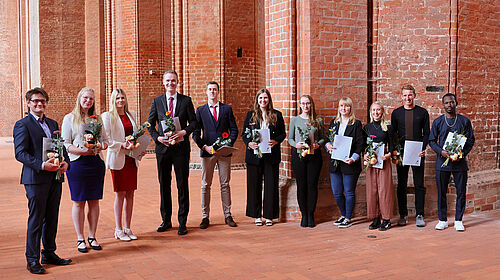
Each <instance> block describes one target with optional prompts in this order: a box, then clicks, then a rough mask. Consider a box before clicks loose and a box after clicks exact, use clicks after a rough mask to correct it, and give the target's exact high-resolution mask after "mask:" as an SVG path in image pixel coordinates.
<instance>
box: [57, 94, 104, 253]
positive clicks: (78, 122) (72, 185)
mask: <svg viewBox="0 0 500 280" xmlns="http://www.w3.org/2000/svg"><path fill="white" fill-rule="evenodd" d="M95 115H96V111H95V94H94V90H93V89H91V88H82V89H81V90H80V92H79V93H78V96H77V98H76V104H75V107H74V109H73V111H72V112H71V113H69V114H67V115H66V116H64V120H63V123H62V131H61V134H62V137H63V138H64V142H65V143H64V145H65V146H66V149H67V150H68V154H69V159H70V161H71V168H70V169H71V170H68V172H67V176H68V184H69V189H70V192H71V200H72V201H73V207H72V209H71V212H72V216H73V223H74V225H75V230H76V235H77V237H78V239H77V240H78V241H77V248H78V251H80V252H82V253H86V252H88V249H87V246H86V244H85V238H84V235H83V225H84V221H85V204H87V205H88V208H89V209H88V214H87V219H88V223H89V236H88V239H87V240H88V242H89V245H90V247H91V248H92V249H94V250H101V249H102V248H101V246H100V245H99V243H98V242H97V240H96V238H95V233H96V230H97V222H98V220H99V200H100V199H102V192H103V186H104V173H105V166H104V161H103V156H102V153H101V149H106V148H107V145H106V142H107V139H106V137H105V133H101V134H102V136H103V139H101V143H102V144H101V145H102V146H101V147H100V148H96V150H95V151H94V149H88V148H86V147H85V144H84V136H83V135H84V134H85V133H86V132H85V128H86V126H87V124H88V122H89V120H90V117H91V116H95Z"/></svg>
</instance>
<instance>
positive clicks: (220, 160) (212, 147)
mask: <svg viewBox="0 0 500 280" xmlns="http://www.w3.org/2000/svg"><path fill="white" fill-rule="evenodd" d="M206 93H207V97H208V102H207V104H205V105H203V106H200V107H198V108H197V109H196V124H197V127H196V130H195V131H194V132H193V139H194V141H195V142H196V144H197V145H198V147H200V149H201V152H200V156H201V167H202V173H201V174H202V175H201V210H202V215H203V219H202V221H201V224H200V228H201V229H206V228H207V227H208V225H209V224H210V220H209V214H210V187H211V185H212V178H213V175H214V169H215V165H216V164H217V166H218V168H219V181H220V188H221V190H220V191H221V198H222V209H223V210H224V218H225V223H226V224H227V225H229V226H230V227H235V226H236V223H235V222H234V220H233V217H232V216H231V189H230V188H229V180H230V179H231V156H232V155H231V154H229V155H220V154H218V153H217V149H218V148H220V146H222V145H220V144H217V142H216V141H217V139H219V140H226V141H227V139H229V140H230V142H229V143H228V144H227V145H229V146H232V145H233V144H234V142H235V141H236V138H237V137H238V127H237V126H236V121H235V119H234V115H233V109H232V108H231V106H229V105H226V104H223V103H222V102H219V97H218V94H219V84H217V82H213V81H211V82H208V84H207V89H206ZM202 130H203V137H202V136H201V131H202Z"/></svg>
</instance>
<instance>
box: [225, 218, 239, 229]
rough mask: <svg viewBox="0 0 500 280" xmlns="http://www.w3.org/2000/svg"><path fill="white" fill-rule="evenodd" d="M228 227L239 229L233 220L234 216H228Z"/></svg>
mask: <svg viewBox="0 0 500 280" xmlns="http://www.w3.org/2000/svg"><path fill="white" fill-rule="evenodd" d="M225 221H226V225H228V226H230V227H237V226H238V225H237V224H236V222H235V221H234V220H233V217H232V216H228V217H227V218H226V219H225Z"/></svg>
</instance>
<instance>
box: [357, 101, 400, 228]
mask: <svg viewBox="0 0 500 280" xmlns="http://www.w3.org/2000/svg"><path fill="white" fill-rule="evenodd" d="M364 130H365V132H366V133H367V135H366V136H367V137H368V135H370V137H372V138H373V142H374V143H380V142H382V143H384V144H385V151H384V155H383V156H382V159H383V161H384V163H383V169H378V168H374V167H371V166H369V167H368V168H367V169H366V204H367V212H368V219H372V220H373V222H372V223H371V224H370V225H369V226H368V228H369V229H377V228H378V229H379V230H381V231H385V230H388V229H390V228H391V218H392V209H393V205H394V198H393V196H394V195H393V184H392V166H391V161H390V158H391V152H390V151H392V141H391V136H390V135H391V127H390V126H389V125H388V124H387V121H386V120H385V109H384V106H382V103H380V102H379V101H375V102H373V103H372V105H371V106H370V123H368V124H366V125H365V128H364ZM373 136H375V137H373ZM365 139H366V137H365ZM365 160H369V155H367V154H365ZM380 216H382V223H381V221H380Z"/></svg>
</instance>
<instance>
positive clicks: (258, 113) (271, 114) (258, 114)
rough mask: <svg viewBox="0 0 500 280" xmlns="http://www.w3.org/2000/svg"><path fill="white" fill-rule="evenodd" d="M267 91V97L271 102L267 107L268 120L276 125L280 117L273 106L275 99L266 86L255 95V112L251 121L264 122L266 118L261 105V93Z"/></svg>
mask: <svg viewBox="0 0 500 280" xmlns="http://www.w3.org/2000/svg"><path fill="white" fill-rule="evenodd" d="M263 93H265V94H266V95H267V98H268V99H269V103H268V104H267V108H266V120H267V122H268V124H269V125H273V126H274V125H276V121H277V119H278V116H277V113H276V110H274V108H273V99H272V98H271V93H270V92H269V90H267V89H266V88H263V89H261V90H259V91H258V92H257V94H256V95H255V102H254V104H253V114H252V119H251V121H252V122H253V123H257V122H258V123H262V121H263V120H264V118H262V110H261V109H260V106H259V95H261V94H263Z"/></svg>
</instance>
